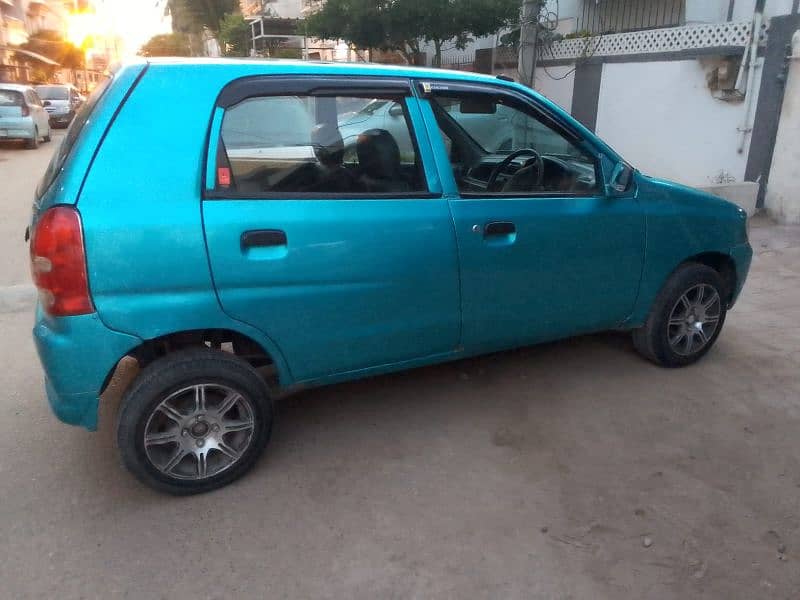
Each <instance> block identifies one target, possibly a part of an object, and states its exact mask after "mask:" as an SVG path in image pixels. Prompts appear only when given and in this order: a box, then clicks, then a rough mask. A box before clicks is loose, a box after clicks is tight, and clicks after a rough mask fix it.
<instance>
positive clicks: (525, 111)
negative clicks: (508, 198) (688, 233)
mask: <svg viewBox="0 0 800 600" xmlns="http://www.w3.org/2000/svg"><path fill="white" fill-rule="evenodd" d="M432 101H433V105H434V114H435V116H436V119H437V122H438V124H439V128H440V131H441V133H442V136H443V139H444V140H445V146H446V147H447V150H448V155H449V158H450V162H451V164H452V165H453V172H454V175H455V177H456V181H457V183H458V187H459V190H461V191H462V192H490V193H512V194H515V195H520V193H523V194H524V193H525V192H531V193H532V194H533V193H542V192H553V193H571V194H574V193H579V194H580V193H592V192H596V191H597V190H598V189H599V188H598V182H597V177H596V172H597V167H596V157H595V155H594V154H593V153H592V152H590V151H589V150H587V149H586V148H584V147H583V146H582V145H581V143H580V142H578V141H576V140H575V139H574V138H572V137H571V136H568V135H565V134H564V133H563V132H562V131H559V130H557V129H555V128H554V127H553V126H551V125H550V124H548V123H547V122H546V119H544V118H542V117H541V116H540V115H538V114H537V113H536V112H535V111H534V110H533V109H532V108H530V107H528V106H525V105H522V104H521V103H519V102H518V101H516V100H512V99H505V98H503V97H497V96H496V95H490V94H485V95H484V94H461V95H458V94H453V95H438V94H437V95H435V96H434V97H433V100H432ZM518 151H519V156H518V157H516V158H514V159H513V160H511V161H510V162H509V163H508V164H507V165H505V166H504V165H503V164H502V163H503V159H504V158H505V157H507V156H508V155H509V154H511V153H517V152H518Z"/></svg>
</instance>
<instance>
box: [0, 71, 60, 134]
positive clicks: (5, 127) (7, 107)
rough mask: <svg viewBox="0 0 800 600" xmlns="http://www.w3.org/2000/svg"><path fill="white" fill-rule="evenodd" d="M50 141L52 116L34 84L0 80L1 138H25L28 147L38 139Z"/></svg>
mask: <svg viewBox="0 0 800 600" xmlns="http://www.w3.org/2000/svg"><path fill="white" fill-rule="evenodd" d="M40 138H41V139H42V140H43V141H45V142H49V141H50V115H48V114H47V111H46V110H45V109H44V106H43V104H42V99H41V98H39V95H38V94H37V93H36V90H34V89H33V88H32V87H30V86H28V85H19V84H14V83H0V140H25V143H26V146H27V147H28V148H29V149H34V148H38V147H39V139H40Z"/></svg>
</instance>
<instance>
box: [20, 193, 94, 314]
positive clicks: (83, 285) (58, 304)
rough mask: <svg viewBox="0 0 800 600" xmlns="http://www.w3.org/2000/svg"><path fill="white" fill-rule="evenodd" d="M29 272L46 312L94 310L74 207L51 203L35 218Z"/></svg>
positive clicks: (73, 312)
mask: <svg viewBox="0 0 800 600" xmlns="http://www.w3.org/2000/svg"><path fill="white" fill-rule="evenodd" d="M31 275H32V276H33V283H34V285H36V287H37V289H38V290H39V300H40V302H41V303H42V308H43V309H44V310H45V312H47V313H48V314H51V315H53V316H56V317H66V316H70V315H84V314H87V313H91V312H94V307H93V306H92V299H91V297H90V296H89V283H88V278H87V276H86V252H85V251H84V248H83V231H82V230H81V217H80V215H79V214H78V211H76V210H75V209H74V208H71V207H68V206H55V207H53V208H50V209H48V210H47V211H45V212H44V213H43V214H42V215H41V217H40V218H39V222H38V223H36V228H35V229H34V231H33V237H32V238H31Z"/></svg>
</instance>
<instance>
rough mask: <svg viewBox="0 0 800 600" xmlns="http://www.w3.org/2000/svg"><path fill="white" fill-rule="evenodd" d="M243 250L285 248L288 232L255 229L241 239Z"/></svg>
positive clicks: (244, 234)
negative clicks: (271, 247) (272, 247)
mask: <svg viewBox="0 0 800 600" xmlns="http://www.w3.org/2000/svg"><path fill="white" fill-rule="evenodd" d="M241 244H242V250H247V249H248V248H263V247H270V246H285V245H286V232H285V231H282V230H280V229H254V230H252V231H245V232H244V233H243V234H242V237H241Z"/></svg>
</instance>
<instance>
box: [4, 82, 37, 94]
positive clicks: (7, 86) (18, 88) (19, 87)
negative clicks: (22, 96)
mask: <svg viewBox="0 0 800 600" xmlns="http://www.w3.org/2000/svg"><path fill="white" fill-rule="evenodd" d="M32 89H33V87H32V86H30V85H24V84H21V83H0V90H13V91H15V92H24V91H26V90H32Z"/></svg>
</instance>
